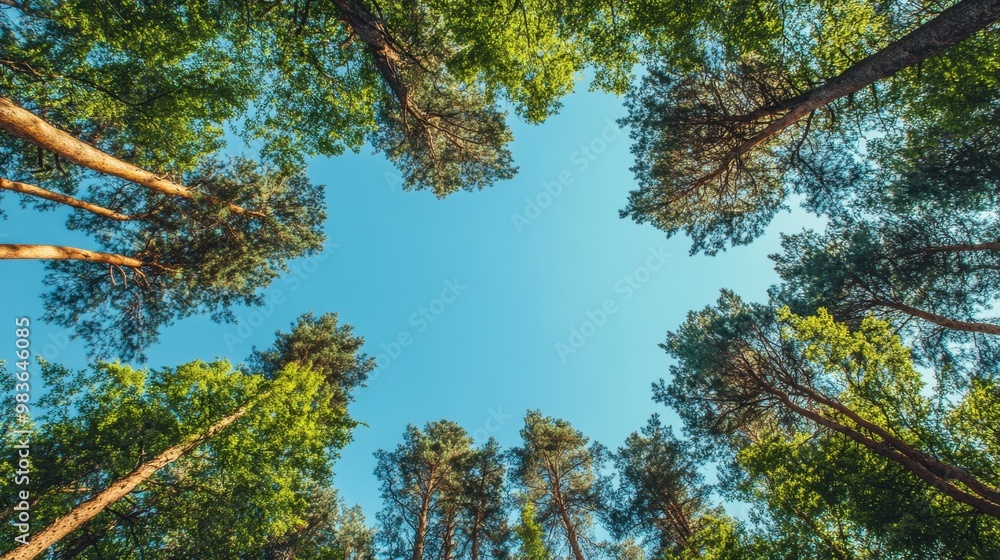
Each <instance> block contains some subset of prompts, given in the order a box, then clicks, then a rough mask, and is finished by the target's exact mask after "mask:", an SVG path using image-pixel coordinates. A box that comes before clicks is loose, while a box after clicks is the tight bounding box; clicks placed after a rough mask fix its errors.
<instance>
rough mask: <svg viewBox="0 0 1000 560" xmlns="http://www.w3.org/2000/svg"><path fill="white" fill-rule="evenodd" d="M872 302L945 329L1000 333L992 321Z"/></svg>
mask: <svg viewBox="0 0 1000 560" xmlns="http://www.w3.org/2000/svg"><path fill="white" fill-rule="evenodd" d="M872 303H873V304H875V305H878V306H880V307H887V308H889V309H895V310H896V311H901V312H903V313H906V314H907V315H912V316H913V317H917V318H918V319H923V320H925V321H927V322H930V323H934V324H935V325H940V326H942V327H944V328H946V329H952V330H956V331H969V332H978V333H984V334H993V335H1000V325H994V324H993V323H977V322H974V321H959V320H957V319H952V318H950V317H945V316H943V315H938V314H936V313H931V312H929V311H924V310H923V309H918V308H916V307H912V306H909V305H905V304H902V303H896V302H892V301H886V300H876V301H873V302H872Z"/></svg>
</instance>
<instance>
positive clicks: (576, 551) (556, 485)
mask: <svg viewBox="0 0 1000 560" xmlns="http://www.w3.org/2000/svg"><path fill="white" fill-rule="evenodd" d="M549 479H550V481H551V484H552V501H553V502H554V503H555V506H556V511H557V512H558V513H559V521H560V522H561V523H562V526H563V530H565V531H566V540H567V541H569V547H570V549H571V550H572V551H573V557H574V558H575V560H587V559H586V557H585V556H584V555H583V549H581V548H580V541H579V539H578V538H577V535H576V526H575V525H573V520H572V519H570V516H569V510H568V509H567V507H566V500H565V499H564V497H563V495H562V488H561V486H562V484H561V480H560V476H559V472H558V471H557V470H555V468H554V467H553V468H550V469H549ZM0 560H2V559H0Z"/></svg>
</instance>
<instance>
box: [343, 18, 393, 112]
mask: <svg viewBox="0 0 1000 560" xmlns="http://www.w3.org/2000/svg"><path fill="white" fill-rule="evenodd" d="M333 5H334V6H335V7H336V8H337V11H338V12H339V13H340V19H341V20H342V21H343V22H344V24H346V25H347V27H348V28H349V29H350V31H351V33H353V34H354V35H355V36H357V37H358V39H360V40H361V42H362V43H364V44H365V46H366V47H367V48H368V52H369V53H370V54H371V55H372V59H373V61H374V62H375V67H376V68H377V69H378V71H379V74H381V75H382V78H383V79H384V80H385V82H386V85H388V86H389V89H390V90H392V93H393V95H395V96H396V98H397V100H398V101H399V102H400V103H401V104H403V105H404V109H405V108H406V105H408V101H407V98H408V96H409V93H408V90H407V87H406V85H405V84H404V83H403V81H402V78H401V77H400V75H399V66H400V65H401V64H402V63H404V58H405V57H404V55H402V54H401V53H400V52H399V49H398V47H397V45H395V44H394V43H393V41H392V39H391V37H390V35H389V32H388V31H387V30H386V28H385V25H383V24H382V22H381V21H380V20H379V19H378V18H376V17H375V16H374V15H373V14H372V13H371V11H370V10H369V9H368V8H367V7H366V6H365V5H364V4H363V3H362V2H361V1H360V0H333Z"/></svg>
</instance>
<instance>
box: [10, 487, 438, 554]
mask: <svg viewBox="0 0 1000 560" xmlns="http://www.w3.org/2000/svg"><path fill="white" fill-rule="evenodd" d="M430 504H431V490H430V489H429V488H428V491H427V494H425V495H424V499H423V501H422V502H421V504H420V517H419V519H418V520H417V529H416V531H415V534H414V535H413V560H423V558H424V545H425V543H426V542H427V518H428V515H429V513H430ZM0 560H3V559H2V558H0Z"/></svg>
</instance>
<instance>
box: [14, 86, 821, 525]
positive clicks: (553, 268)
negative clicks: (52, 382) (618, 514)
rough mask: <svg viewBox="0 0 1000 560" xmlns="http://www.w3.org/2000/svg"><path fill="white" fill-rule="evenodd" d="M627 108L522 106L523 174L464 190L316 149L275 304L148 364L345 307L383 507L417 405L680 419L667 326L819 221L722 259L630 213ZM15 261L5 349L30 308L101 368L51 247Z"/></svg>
mask: <svg viewBox="0 0 1000 560" xmlns="http://www.w3.org/2000/svg"><path fill="white" fill-rule="evenodd" d="M623 113H624V109H623V108H622V103H621V99H619V98H615V97H613V96H608V95H602V94H597V93H588V92H585V91H582V92H578V93H575V94H573V95H571V96H570V97H568V98H567V99H566V100H565V106H564V107H563V109H562V110H561V111H560V113H559V114H558V115H556V116H554V117H552V118H551V119H550V120H549V121H547V122H546V123H544V124H543V125H540V126H528V125H524V124H520V123H515V124H514V126H513V129H514V134H515V141H514V143H513V144H512V151H513V154H514V158H515V162H516V163H517V164H518V165H519V168H520V172H519V173H518V175H517V177H516V178H514V179H513V180H511V181H507V182H503V183H500V184H498V185H496V186H494V187H492V188H490V189H488V190H485V191H480V192H476V193H466V192H460V193H457V194H455V195H452V196H450V197H449V198H447V199H445V200H437V199H435V198H434V196H433V195H432V194H431V193H429V192H404V191H403V190H402V189H401V186H400V184H399V180H398V175H397V174H396V172H395V170H394V168H393V167H392V165H391V164H390V163H389V162H388V161H386V160H385V159H384V158H383V157H382V156H372V155H370V154H369V152H370V150H367V151H365V152H364V153H362V154H347V155H344V156H341V157H337V158H332V159H318V160H314V161H312V162H311V163H310V165H309V176H310V177H311V178H312V179H313V180H314V181H316V182H319V183H324V184H326V185H327V204H328V211H329V217H328V221H327V226H326V230H327V235H328V246H327V249H326V250H325V251H324V253H323V254H322V255H320V256H317V257H312V258H308V259H301V260H299V261H296V262H295V263H294V264H293V272H292V273H291V274H290V275H288V276H286V277H284V278H282V279H280V280H278V281H277V282H275V283H274V284H273V285H272V286H271V287H270V288H268V289H267V290H265V292H266V294H267V297H268V304H267V305H266V306H265V307H263V308H260V309H246V308H238V309H236V315H237V317H238V318H239V321H238V323H236V324H229V325H219V324H215V323H212V322H211V321H210V320H209V319H207V318H192V319H188V320H184V321H181V322H178V323H176V324H175V325H173V326H172V327H170V328H168V329H165V330H164V331H163V332H162V333H161V342H160V344H158V345H157V346H156V347H154V348H152V349H151V350H150V351H149V353H148V359H149V361H148V365H149V366H151V367H159V366H165V365H178V364H181V363H184V362H188V361H191V360H194V359H202V360H211V359H213V358H215V357H225V358H229V359H230V360H231V361H233V362H239V361H241V360H244V359H245V358H246V357H247V356H248V355H249V354H250V352H251V350H252V347H253V346H255V345H256V346H257V347H267V346H269V345H270V344H271V342H272V341H273V336H274V331H275V330H276V329H281V330H283V331H288V330H289V327H290V325H291V323H292V322H293V321H294V320H295V318H296V317H298V316H299V315H301V314H302V313H305V312H307V311H313V312H315V313H316V314H321V313H324V312H337V313H339V316H340V320H341V321H342V322H345V323H348V324H351V325H353V326H354V327H355V333H356V334H357V335H359V336H363V337H364V338H365V340H366V344H365V347H364V351H365V352H366V353H367V354H369V355H371V356H375V357H376V358H377V360H378V364H379V367H378V369H377V370H376V372H375V374H374V375H373V376H372V379H371V380H370V381H369V383H368V386H367V387H365V388H363V389H361V390H359V391H358V392H357V394H356V402H355V403H354V404H353V406H352V414H353V416H354V417H355V418H357V419H358V420H360V421H362V422H364V423H365V424H366V426H363V427H360V428H359V429H358V430H357V431H356V432H355V441H354V442H353V443H351V444H350V445H349V446H348V447H347V448H346V449H344V451H343V453H342V458H341V459H340V461H339V462H338V463H337V465H336V467H335V470H336V472H337V479H336V485H337V486H338V487H339V488H340V491H341V494H342V496H343V497H344V498H345V499H346V500H347V501H348V502H351V503H360V504H361V505H362V506H363V507H364V510H365V513H366V515H367V516H368V519H369V522H373V521H374V514H375V512H376V511H377V509H378V507H379V499H378V485H377V481H376V480H375V479H374V477H373V476H372V470H373V468H374V465H375V462H374V458H373V457H372V453H373V452H374V451H376V450H377V449H379V448H386V449H388V448H391V447H394V446H395V445H396V444H397V443H399V442H400V441H401V438H402V434H403V431H404V429H405V427H406V425H407V424H408V423H410V424H416V425H422V424H424V423H425V422H427V421H432V420H439V419H442V418H447V419H450V420H454V421H456V422H458V423H459V424H461V425H462V426H464V427H465V428H466V429H467V430H468V431H469V432H470V433H472V434H473V435H474V436H475V437H476V440H477V443H481V442H482V441H484V440H485V438H486V437H488V436H494V437H496V438H497V439H498V440H499V441H500V443H501V444H502V445H503V446H504V447H510V446H513V445H516V444H517V443H518V442H519V435H518V430H519V429H520V427H521V423H522V419H523V417H524V413H525V411H526V410H528V409H540V410H541V411H542V412H543V413H545V414H547V415H551V416H557V417H561V418H564V419H566V420H568V421H570V422H571V423H572V424H573V425H574V426H575V427H576V428H577V429H579V430H581V431H583V433H584V434H586V435H587V436H589V437H591V438H592V439H595V440H597V441H600V442H601V443H603V444H605V445H606V446H608V447H611V448H615V447H617V446H619V445H621V444H622V442H623V441H624V439H625V437H626V436H627V435H628V434H629V433H630V432H632V431H635V430H638V429H639V428H640V427H642V426H643V425H644V424H645V421H646V419H647V418H648V417H649V415H650V414H651V413H653V412H660V413H661V414H662V415H663V416H664V417H665V420H666V422H667V423H672V424H676V423H677V422H676V417H675V416H674V415H673V414H671V413H670V412H669V411H667V410H666V409H665V408H664V407H662V406H661V405H658V404H655V403H653V402H652V400H651V391H650V384H651V383H652V382H654V381H656V380H657V379H659V378H661V377H663V376H664V375H666V373H667V368H668V367H669V365H670V362H669V360H668V358H667V356H666V355H665V354H664V352H663V351H662V350H661V349H660V348H658V346H657V344H659V343H660V342H662V341H663V339H664V334H665V333H666V332H667V331H668V330H670V329H673V328H675V327H677V326H678V325H679V324H680V322H681V321H682V320H683V319H684V317H685V314H686V313H687V312H688V311H689V310H692V309H700V308H702V307H704V306H706V305H708V304H711V303H713V302H714V301H715V299H716V298H717V297H718V293H719V290H720V289H721V288H724V287H725V288H730V289H732V290H734V291H736V292H737V293H738V294H740V295H741V296H743V297H745V298H747V299H750V300H757V301H760V300H763V299H764V298H765V297H766V290H767V287H768V286H769V285H771V284H773V283H774V282H775V281H776V279H777V278H776V275H775V274H774V272H773V270H772V268H771V263H770V261H769V260H768V259H767V255H768V254H769V253H773V252H775V251H776V250H777V249H778V234H777V232H778V231H785V232H794V231H798V230H800V229H802V227H804V225H806V224H810V223H813V221H812V220H813V219H812V218H811V217H808V216H805V215H804V214H803V213H801V212H795V213H792V214H789V213H783V214H780V215H779V216H778V218H777V219H776V220H775V223H774V224H773V225H772V227H771V228H770V230H769V231H768V234H767V235H766V236H765V237H763V238H762V239H760V240H758V241H757V242H756V243H754V244H753V245H751V246H749V247H740V248H737V249H733V250H729V251H728V252H725V253H722V254H720V255H719V256H717V257H705V256H693V257H692V256H688V247H689V243H688V241H687V240H686V239H684V238H675V239H670V240H667V239H666V238H665V236H664V235H663V234H662V233H661V232H659V231H658V230H655V229H654V228H653V227H651V226H649V225H644V226H639V225H636V224H635V223H633V222H632V221H630V220H623V219H620V218H619V217H618V211H619V209H621V208H623V207H624V206H625V203H626V197H627V194H628V192H629V191H630V190H632V189H634V188H635V181H634V178H633V176H632V173H631V172H630V171H629V169H628V168H629V167H630V166H631V164H632V156H631V154H630V153H629V146H630V140H629V138H628V134H627V131H624V130H621V129H619V127H618V125H617V124H616V123H615V120H616V119H617V118H619V117H621V116H623ZM3 208H4V209H5V210H6V212H7V214H8V219H7V220H6V221H4V222H2V223H0V236H2V242H4V243H50V244H73V243H76V244H78V245H82V246H83V247H87V246H88V245H86V242H85V241H80V240H79V239H78V238H76V237H74V236H73V235H72V234H70V233H67V232H65V231H64V228H63V225H62V224H63V222H64V219H65V214H64V213H61V212H52V213H37V212H34V211H24V210H21V209H20V208H19V207H18V206H17V204H16V202H15V199H14V198H13V197H6V198H4V199H3ZM3 266H4V278H5V279H4V284H3V285H4V288H5V297H4V298H3V299H2V302H0V309H2V312H0V317H6V319H4V320H6V321H9V324H10V328H9V329H7V330H6V331H5V332H4V333H3V340H5V341H6V342H5V344H6V347H7V348H8V349H9V351H5V352H4V354H6V355H7V356H8V359H9V357H10V356H11V355H12V353H13V349H14V332H13V331H14V329H13V322H14V318H15V317H20V316H28V317H31V318H32V319H33V320H36V321H35V324H34V330H33V333H32V348H33V350H34V351H35V353H36V354H42V355H44V356H45V357H47V358H49V359H52V360H54V361H58V362H60V363H63V364H64V365H67V366H70V367H75V368H79V367H83V366H84V364H85V358H84V355H85V351H84V348H83V346H82V343H81V341H69V340H68V338H67V336H66V334H65V333H64V332H63V331H62V329H60V328H58V327H50V326H47V325H44V324H42V323H41V322H40V321H37V319H39V318H40V317H41V315H42V297H41V294H42V293H43V291H45V290H46V289H43V287H42V286H41V282H42V277H43V273H44V268H43V265H42V263H40V262H13V261H7V262H5V263H3ZM36 391H37V389H36ZM39 460H44V458H39Z"/></svg>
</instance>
